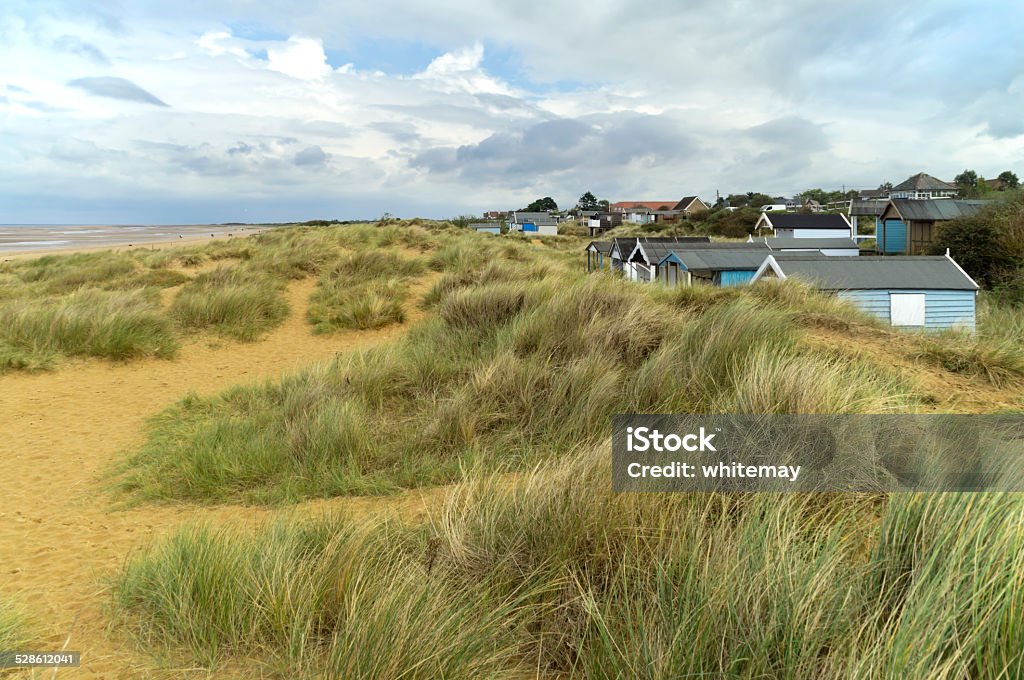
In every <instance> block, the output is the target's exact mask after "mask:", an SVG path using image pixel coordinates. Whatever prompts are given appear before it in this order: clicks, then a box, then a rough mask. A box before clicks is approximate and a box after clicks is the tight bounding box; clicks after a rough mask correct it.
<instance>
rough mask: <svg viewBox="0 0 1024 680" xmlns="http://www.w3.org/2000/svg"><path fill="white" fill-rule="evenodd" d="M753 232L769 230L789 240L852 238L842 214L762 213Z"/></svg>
mask: <svg viewBox="0 0 1024 680" xmlns="http://www.w3.org/2000/svg"><path fill="white" fill-rule="evenodd" d="M754 228H755V230H761V229H771V230H772V232H773V233H774V234H775V236H785V237H790V238H852V237H853V227H852V226H851V225H850V222H849V221H848V220H847V219H846V215H843V214H842V213H827V214H821V213H818V214H812V215H806V214H802V213H775V212H764V213H761V216H760V217H759V218H758V219H757V223H756V224H755V225H754Z"/></svg>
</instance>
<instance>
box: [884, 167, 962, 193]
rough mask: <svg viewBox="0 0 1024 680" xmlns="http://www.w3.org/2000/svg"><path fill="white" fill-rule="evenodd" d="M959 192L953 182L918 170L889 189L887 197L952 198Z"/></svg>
mask: <svg viewBox="0 0 1024 680" xmlns="http://www.w3.org/2000/svg"><path fill="white" fill-rule="evenodd" d="M958 193H959V189H957V186H956V185H955V184H950V183H949V182H943V181H942V180H941V179H937V178H935V177H932V176H931V175H929V174H928V173H925V172H919V173H917V174H916V175H913V176H912V177H908V178H907V179H905V180H903V181H902V182H900V183H899V184H897V185H896V186H894V187H893V188H892V189H891V190H890V191H889V198H910V199H914V200H921V199H928V198H952V197H954V196H956V195H957V194H958Z"/></svg>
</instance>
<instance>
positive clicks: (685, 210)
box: [672, 196, 711, 215]
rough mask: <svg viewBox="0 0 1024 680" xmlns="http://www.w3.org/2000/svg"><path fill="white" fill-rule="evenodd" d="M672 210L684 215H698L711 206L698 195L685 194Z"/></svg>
mask: <svg viewBox="0 0 1024 680" xmlns="http://www.w3.org/2000/svg"><path fill="white" fill-rule="evenodd" d="M672 210H675V211H678V212H680V213H682V214H684V215H696V214H697V213H702V212H707V211H708V210H711V207H710V206H709V205H708V204H707V203H705V202H704V201H702V200H700V198H699V197H697V196H684V197H683V198H681V199H680V200H679V202H678V203H676V204H675V205H674V206H673V207H672Z"/></svg>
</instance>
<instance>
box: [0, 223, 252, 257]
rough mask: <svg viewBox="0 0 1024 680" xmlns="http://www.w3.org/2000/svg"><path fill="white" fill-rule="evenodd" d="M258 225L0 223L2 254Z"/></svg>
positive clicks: (215, 232)
mask: <svg viewBox="0 0 1024 680" xmlns="http://www.w3.org/2000/svg"><path fill="white" fill-rule="evenodd" d="M259 229H260V227H259V226H258V225H246V226H238V225H231V226H225V225H213V224H185V225H147V224H88V225H86V224H0V253H24V252H46V251H48V250H64V249H68V248H80V247H89V248H93V247H103V246H127V245H129V244H131V245H146V244H152V243H159V242H163V241H173V240H175V239H177V238H181V239H182V240H184V239H195V238H199V237H203V236H211V237H212V236H226V235H228V234H238V235H242V234H249V233H252V232H253V231H256V230H259Z"/></svg>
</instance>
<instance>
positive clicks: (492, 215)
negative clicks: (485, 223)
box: [484, 210, 508, 220]
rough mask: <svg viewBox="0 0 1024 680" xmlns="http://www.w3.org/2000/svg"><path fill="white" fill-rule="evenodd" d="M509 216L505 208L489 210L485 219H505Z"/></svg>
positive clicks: (485, 214)
mask: <svg viewBox="0 0 1024 680" xmlns="http://www.w3.org/2000/svg"><path fill="white" fill-rule="evenodd" d="M507 217H508V213H507V212H505V211H503V210H488V211H487V212H485V213H484V219H485V220H504V219H506V218H507Z"/></svg>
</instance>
